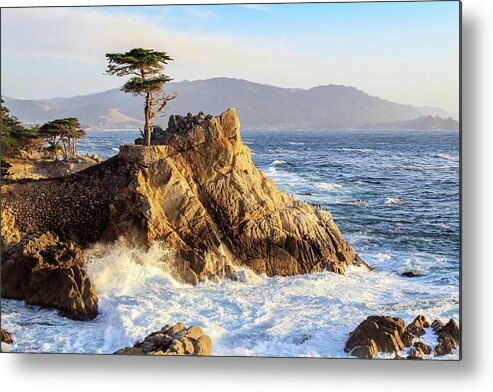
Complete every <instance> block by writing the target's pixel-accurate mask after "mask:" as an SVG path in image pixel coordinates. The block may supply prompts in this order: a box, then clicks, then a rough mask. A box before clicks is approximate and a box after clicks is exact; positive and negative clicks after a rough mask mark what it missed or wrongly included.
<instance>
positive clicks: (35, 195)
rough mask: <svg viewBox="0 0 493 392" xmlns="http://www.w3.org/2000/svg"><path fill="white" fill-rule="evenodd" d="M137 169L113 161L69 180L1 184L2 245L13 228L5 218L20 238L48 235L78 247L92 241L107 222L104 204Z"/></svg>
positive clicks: (130, 165)
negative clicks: (55, 236)
mask: <svg viewBox="0 0 493 392" xmlns="http://www.w3.org/2000/svg"><path fill="white" fill-rule="evenodd" d="M137 166H138V165H136V164H133V163H130V162H128V161H124V160H121V159H118V158H112V159H110V160H108V161H106V162H104V163H102V164H99V165H95V166H92V167H90V168H88V169H86V170H83V171H81V172H79V173H76V174H74V175H72V176H69V177H63V178H53V179H44V180H29V181H23V182H16V183H11V184H4V185H2V219H3V220H4V222H3V224H2V240H3V242H4V245H9V244H8V241H6V238H7V237H8V233H6V232H5V231H8V230H10V229H14V227H12V228H10V227H7V225H5V222H6V221H7V220H8V221H10V222H11V223H10V225H9V226H15V229H16V230H18V231H19V232H20V234H21V236H22V235H25V234H31V233H36V232H46V231H53V232H55V233H57V234H58V235H60V236H61V237H62V238H63V239H70V240H74V241H76V242H79V243H81V244H87V243H90V242H93V241H96V240H97V239H98V238H99V237H100V236H101V233H102V232H103V230H104V229H105V228H106V226H107V224H108V218H109V210H110V208H109V205H110V204H111V203H112V201H113V199H114V197H115V196H116V195H117V194H118V193H119V192H121V191H122V189H124V188H125V187H127V186H128V185H129V184H130V182H131V181H132V178H133V176H132V173H133V172H134V169H135V168H136V167H137ZM7 218H8V219H7Z"/></svg>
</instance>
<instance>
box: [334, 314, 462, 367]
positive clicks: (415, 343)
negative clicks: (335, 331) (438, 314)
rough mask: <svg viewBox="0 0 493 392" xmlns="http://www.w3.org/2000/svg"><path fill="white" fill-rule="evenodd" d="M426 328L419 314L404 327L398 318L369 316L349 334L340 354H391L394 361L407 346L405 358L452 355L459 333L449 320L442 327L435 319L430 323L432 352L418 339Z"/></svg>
mask: <svg viewBox="0 0 493 392" xmlns="http://www.w3.org/2000/svg"><path fill="white" fill-rule="evenodd" d="M429 327H430V323H429V322H428V321H427V320H426V318H425V317H424V316H422V315H419V316H417V317H416V318H415V319H414V320H413V321H412V322H411V323H409V325H408V326H407V327H406V326H405V323H404V320H403V319H401V318H396V317H389V316H370V317H368V318H367V319H366V320H364V321H363V322H361V323H360V324H359V325H358V326H357V327H356V329H355V330H354V331H353V332H351V333H350V334H349V338H348V340H347V341H346V345H345V347H344V351H345V352H347V353H349V355H352V356H355V357H358V358H366V359H369V358H373V357H374V356H375V355H377V354H378V353H394V354H395V358H396V359H401V358H402V357H401V351H402V350H404V349H405V348H407V347H410V349H409V350H408V354H407V357H406V358H407V359H423V358H424V357H425V355H430V354H432V355H435V356H439V355H445V354H452V353H453V350H454V349H456V348H458V347H459V341H460V332H459V325H458V324H457V322H456V321H454V320H452V319H451V320H450V321H449V322H448V323H447V324H446V325H444V324H443V323H442V322H440V321H438V320H435V321H434V322H433V323H432V324H431V327H432V329H433V330H434V332H435V334H436V335H438V339H437V342H438V344H437V346H436V347H435V349H434V350H433V351H432V349H431V347H430V346H429V345H427V344H426V343H424V342H422V341H420V340H419V338H420V337H421V336H423V335H424V334H426V330H425V329H426V328H429ZM411 346H412V347H411Z"/></svg>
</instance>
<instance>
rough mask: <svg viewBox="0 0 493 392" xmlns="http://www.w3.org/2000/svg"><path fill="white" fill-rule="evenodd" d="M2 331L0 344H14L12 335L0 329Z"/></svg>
mask: <svg viewBox="0 0 493 392" xmlns="http://www.w3.org/2000/svg"><path fill="white" fill-rule="evenodd" d="M1 331H2V338H1V342H2V343H6V344H12V343H14V340H13V339H12V335H10V333H9V332H7V331H6V330H5V329H3V328H2V329H1Z"/></svg>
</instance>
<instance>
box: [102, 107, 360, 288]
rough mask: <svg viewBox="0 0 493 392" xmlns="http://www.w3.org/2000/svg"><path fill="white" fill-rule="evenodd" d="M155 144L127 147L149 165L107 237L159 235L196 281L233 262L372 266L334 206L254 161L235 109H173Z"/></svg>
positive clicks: (297, 268) (119, 201)
mask: <svg viewBox="0 0 493 392" xmlns="http://www.w3.org/2000/svg"><path fill="white" fill-rule="evenodd" d="M153 144H154V146H151V147H141V146H124V147H123V148H122V149H121V152H120V155H119V157H120V158H121V159H124V160H128V161H130V162H139V163H142V164H144V165H145V166H146V167H145V168H143V169H142V170H141V171H140V172H139V173H138V175H137V177H136V180H135V182H136V186H134V187H129V188H128V189H127V190H126V192H123V193H122V194H120V195H118V196H117V197H116V198H115V202H114V205H113V207H112V213H111V216H110V221H111V222H110V227H109V228H108V230H107V231H106V232H105V238H106V239H115V238H117V237H119V236H122V235H125V234H126V233H129V232H130V233H132V237H133V238H140V240H141V241H142V242H145V243H147V244H150V243H152V242H154V241H157V240H159V241H162V242H163V244H164V245H165V246H167V247H170V248H172V249H175V250H177V251H178V254H179V256H180V257H179V259H180V260H179V262H178V264H177V266H176V270H178V271H180V275H181V277H182V278H183V279H184V280H185V281H187V282H192V283H195V282H197V281H200V280H204V279H206V278H209V277H211V276H214V275H228V274H230V273H231V271H232V270H233V268H232V266H234V265H242V266H246V267H248V268H250V269H252V270H254V271H255V272H258V273H265V274H267V275H269V276H272V275H295V274H303V273H310V272H317V271H321V270H329V271H333V272H336V273H344V271H345V268H346V266H347V265H361V266H365V267H367V266H366V264H365V263H364V262H363V261H362V260H361V259H360V258H359V257H358V256H357V255H356V254H355V253H354V251H353V250H352V249H351V247H350V246H349V244H347V242H346V241H345V240H344V239H343V237H342V235H341V233H340V231H339V229H338V228H337V226H336V224H335V223H334V221H333V219H332V216H331V215H330V213H328V212H326V211H322V210H320V209H317V208H315V207H312V206H310V205H309V204H307V203H305V202H303V201H301V200H298V199H295V198H292V197H290V196H288V195H287V194H285V193H282V192H280V191H279V190H278V189H277V188H276V186H275V184H274V182H273V181H272V180H270V179H269V178H268V177H266V176H265V175H264V173H262V172H261V171H260V170H257V169H256V168H255V167H254V165H253V162H252V160H251V156H250V150H249V149H248V147H246V146H245V145H244V144H243V143H242V142H241V136H240V123H239V119H238V116H237V114H236V111H235V110H234V109H229V110H228V111H226V112H224V113H223V114H222V115H221V116H218V117H212V116H210V115H209V116H205V115H203V114H202V113H200V114H199V115H197V116H193V115H192V114H190V113H189V114H188V115H187V116H186V117H181V116H171V117H170V120H169V126H168V128H167V130H166V131H162V130H161V131H159V132H158V133H157V134H155V135H154V137H153Z"/></svg>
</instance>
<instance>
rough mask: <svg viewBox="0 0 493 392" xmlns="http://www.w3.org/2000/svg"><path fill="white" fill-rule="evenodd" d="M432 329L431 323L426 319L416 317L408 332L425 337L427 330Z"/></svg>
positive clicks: (420, 316) (421, 316)
mask: <svg viewBox="0 0 493 392" xmlns="http://www.w3.org/2000/svg"><path fill="white" fill-rule="evenodd" d="M429 327H430V323H429V322H428V321H427V320H426V317H425V316H423V315H421V314H420V315H419V316H418V317H416V318H415V319H414V320H413V321H412V322H411V323H410V324H409V325H408V326H407V328H406V331H407V332H409V333H410V334H412V335H414V336H418V337H419V336H423V335H424V334H425V333H426V331H425V329H426V328H429Z"/></svg>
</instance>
